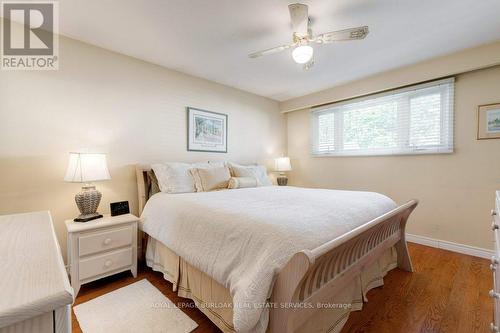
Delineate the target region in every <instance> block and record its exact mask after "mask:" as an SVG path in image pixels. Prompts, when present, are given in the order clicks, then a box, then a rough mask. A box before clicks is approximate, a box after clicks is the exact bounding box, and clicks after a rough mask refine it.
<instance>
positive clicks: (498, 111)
mask: <svg viewBox="0 0 500 333" xmlns="http://www.w3.org/2000/svg"><path fill="white" fill-rule="evenodd" d="M477 139H478V140H483V139H500V103H496V104H486V105H479V107H478V111H477Z"/></svg>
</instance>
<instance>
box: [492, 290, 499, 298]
mask: <svg viewBox="0 0 500 333" xmlns="http://www.w3.org/2000/svg"><path fill="white" fill-rule="evenodd" d="M489 295H490V297H491V298H496V299H499V298H500V294H499V293H496V292H495V291H494V290H490V292H489Z"/></svg>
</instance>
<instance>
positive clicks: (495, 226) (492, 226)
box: [491, 222, 498, 230]
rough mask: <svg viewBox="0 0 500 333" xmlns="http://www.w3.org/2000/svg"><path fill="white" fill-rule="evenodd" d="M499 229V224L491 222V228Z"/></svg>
mask: <svg viewBox="0 0 500 333" xmlns="http://www.w3.org/2000/svg"><path fill="white" fill-rule="evenodd" d="M497 229H498V224H496V223H495V222H491V230H497Z"/></svg>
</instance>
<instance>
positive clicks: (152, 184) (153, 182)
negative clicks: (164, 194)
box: [146, 170, 161, 198]
mask: <svg viewBox="0 0 500 333" xmlns="http://www.w3.org/2000/svg"><path fill="white" fill-rule="evenodd" d="M146 175H147V177H148V183H149V188H148V198H151V197H152V196H153V195H155V194H156V193H158V192H161V191H160V186H159V185H158V179H156V176H155V173H154V171H153V170H149V171H148V172H146Z"/></svg>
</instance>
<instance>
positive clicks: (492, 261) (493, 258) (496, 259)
mask: <svg viewBox="0 0 500 333" xmlns="http://www.w3.org/2000/svg"><path fill="white" fill-rule="evenodd" d="M491 263H492V264H493V265H496V264H498V263H499V261H498V258H497V257H495V256H493V257H491Z"/></svg>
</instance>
